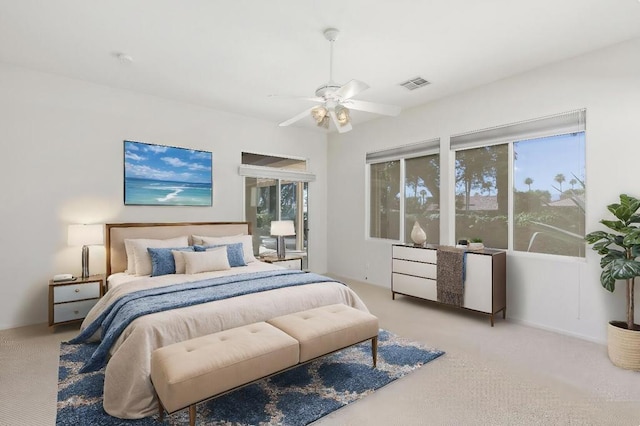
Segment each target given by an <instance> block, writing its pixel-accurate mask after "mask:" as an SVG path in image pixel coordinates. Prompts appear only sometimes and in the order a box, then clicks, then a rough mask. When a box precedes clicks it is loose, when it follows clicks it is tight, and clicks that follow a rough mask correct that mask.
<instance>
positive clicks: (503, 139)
mask: <svg viewBox="0 0 640 426" xmlns="http://www.w3.org/2000/svg"><path fill="white" fill-rule="evenodd" d="M537 122H538V123H542V126H540V129H536V128H535V127H536V123H537ZM554 125H555V126H556V128H555V130H554V128H553V126H554ZM518 126H521V128H522V129H524V131H523V132H521V133H520V134H518V133H517V132H516V133H514V131H513V130H514V129H515V130H517V129H518ZM550 129H551V130H550ZM586 130H587V129H586V108H582V109H578V110H573V111H568V112H565V113H559V114H554V115H550V116H546V117H541V118H537V119H531V120H526V121H522V122H519V123H513V124H507V125H504V126H496V127H492V128H489V129H485V130H478V131H474V132H469V133H464V134H459V135H453V136H451V139H450V141H451V142H450V146H449V149H450V156H449V159H450V161H449V167H450V169H449V170H450V173H449V176H450V179H451V185H450V187H449V190H450V192H451V195H452V196H451V200H450V203H449V208H450V209H452V210H451V211H453V212H455V211H456V210H455V194H456V182H455V175H456V154H457V152H459V151H464V150H468V149H474V148H480V147H487V146H494V145H502V144H506V145H507V147H508V149H507V151H508V154H507V155H508V158H507V167H508V175H507V185H508V193H507V209H508V211H507V248H506V249H501V250H505V251H507V252H508V253H510V254H518V255H522V256H532V257H540V258H548V257H549V256H551V257H553V258H555V259H562V260H566V261H584V260H585V259H586V256H585V255H583V256H571V255H562V254H555V253H540V252H529V251H522V250H516V249H515V241H514V238H515V232H514V231H515V214H514V213H515V211H514V208H515V200H514V198H515V197H514V190H515V187H514V174H515V171H514V166H515V160H514V151H515V148H514V146H515V144H516V143H518V142H523V141H527V140H535V139H541V138H545V137H551V136H560V135H566V134H571V133H584V143H585V153H584V155H585V160H586V143H587V131H586ZM483 132H487V133H488V134H489V135H492V136H493V137H489V138H487V139H486V142H484V143H483V141H482V139H480V140H473V139H474V136H477V135H478V134H482V133H483ZM501 133H503V134H502V135H501ZM456 138H459V139H463V142H461V143H456V142H454V140H455V139H456ZM465 139H466V140H465ZM585 178H586V161H585ZM584 201H585V205H586V202H587V200H586V192H585V200H584ZM585 222H586V211H585ZM449 231H450V235H451V239H455V235H456V219H455V213H454V216H453V219H452V220H451V222H450V229H449ZM585 244H586V243H585ZM585 252H586V250H585Z"/></svg>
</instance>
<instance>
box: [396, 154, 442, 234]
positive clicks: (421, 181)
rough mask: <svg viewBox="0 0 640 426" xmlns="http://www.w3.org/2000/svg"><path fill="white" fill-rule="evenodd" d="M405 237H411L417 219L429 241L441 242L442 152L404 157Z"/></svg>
mask: <svg viewBox="0 0 640 426" xmlns="http://www.w3.org/2000/svg"><path fill="white" fill-rule="evenodd" d="M404 170H405V173H404V174H405V179H404V241H405V242H410V241H411V229H412V228H413V224H414V222H415V221H418V223H420V226H421V227H422V229H424V231H425V233H426V234H427V241H428V242H430V243H438V242H440V155H439V154H432V155H425V156H422V157H416V158H410V159H407V160H404Z"/></svg>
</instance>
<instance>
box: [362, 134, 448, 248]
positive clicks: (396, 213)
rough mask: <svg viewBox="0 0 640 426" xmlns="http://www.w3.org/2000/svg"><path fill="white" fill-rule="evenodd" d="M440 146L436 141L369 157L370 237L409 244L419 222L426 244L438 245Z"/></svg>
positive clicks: (373, 153) (370, 154) (403, 147)
mask: <svg viewBox="0 0 640 426" xmlns="http://www.w3.org/2000/svg"><path fill="white" fill-rule="evenodd" d="M439 145H440V141H439V139H434V140H430V141H427V142H421V143H418V144H412V145H405V146H401V147H397V148H392V149H389V150H384V151H377V152H372V153H367V157H366V160H367V163H368V164H369V182H368V186H369V237H371V238H385V239H390V240H396V241H399V240H404V241H405V242H410V241H411V237H410V234H411V229H412V227H413V224H414V222H415V221H418V222H419V223H420V225H421V227H422V228H423V229H424V230H425V232H426V233H427V241H428V242H433V243H437V242H439V240H440V216H439V213H440V212H439V199H440V155H439V154H437V150H438V148H439ZM401 236H402V237H401Z"/></svg>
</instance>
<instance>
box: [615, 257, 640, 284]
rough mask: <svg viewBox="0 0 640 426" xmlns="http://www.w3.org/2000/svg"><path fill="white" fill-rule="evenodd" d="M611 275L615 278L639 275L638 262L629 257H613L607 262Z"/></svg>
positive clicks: (623, 278)
mask: <svg viewBox="0 0 640 426" xmlns="http://www.w3.org/2000/svg"><path fill="white" fill-rule="evenodd" d="M608 269H609V270H610V271H611V277H612V278H613V279H615V280H627V279H631V278H633V277H637V276H640V262H638V261H636V260H631V259H615V260H614V261H613V262H611V263H610V264H609V268H608Z"/></svg>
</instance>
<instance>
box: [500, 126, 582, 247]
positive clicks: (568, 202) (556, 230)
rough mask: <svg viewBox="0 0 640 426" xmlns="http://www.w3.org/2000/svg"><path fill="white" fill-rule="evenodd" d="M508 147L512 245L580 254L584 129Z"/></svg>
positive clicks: (516, 143)
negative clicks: (511, 161) (510, 156)
mask: <svg viewBox="0 0 640 426" xmlns="http://www.w3.org/2000/svg"><path fill="white" fill-rule="evenodd" d="M513 149H514V168H513V169H514V174H513V176H514V177H513V212H514V235H513V244H514V247H513V248H514V250H518V251H530V252H537V253H549V254H559V255H566V256H577V257H584V250H585V244H584V235H585V215H584V213H585V210H584V172H585V141H584V132H576V133H569V134H566V135H559V136H552V137H548V138H540V139H531V140H526V141H518V142H515V143H514V144H513Z"/></svg>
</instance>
